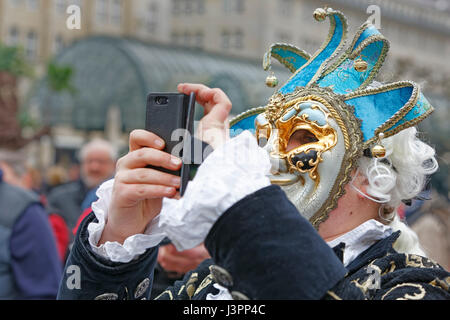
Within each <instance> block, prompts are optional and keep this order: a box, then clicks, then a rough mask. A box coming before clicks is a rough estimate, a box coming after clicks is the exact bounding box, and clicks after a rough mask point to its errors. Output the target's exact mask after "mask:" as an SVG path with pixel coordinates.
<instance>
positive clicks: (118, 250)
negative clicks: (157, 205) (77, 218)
mask: <svg viewBox="0 0 450 320" xmlns="http://www.w3.org/2000/svg"><path fill="white" fill-rule="evenodd" d="M113 185H114V180H109V181H106V182H105V183H103V184H102V185H101V186H100V188H99V189H98V190H97V196H98V198H99V199H98V201H96V202H94V203H93V204H92V211H93V212H94V214H95V217H96V218H97V220H98V222H91V223H90V224H89V225H88V232H89V244H90V245H91V247H92V250H93V251H94V252H95V253H97V254H98V255H100V256H102V257H104V258H107V259H109V260H111V261H113V262H122V263H128V262H130V261H131V260H133V259H134V258H136V257H138V256H139V255H141V254H143V253H144V252H145V251H146V250H147V249H148V248H152V247H156V246H157V245H158V244H159V243H160V242H161V241H162V240H163V239H164V238H165V236H166V235H165V233H164V231H163V230H162V229H161V228H160V227H159V226H158V223H159V217H156V218H155V219H153V220H152V222H151V223H150V224H149V225H148V226H147V228H146V230H145V232H144V234H136V235H133V236H131V237H129V238H127V239H126V240H125V242H124V243H123V244H120V243H118V242H106V243H104V244H102V245H100V246H98V245H97V244H98V242H99V241H100V237H101V236H102V233H103V230H104V228H105V223H106V220H107V218H108V209H109V203H110V202H111V195H112V188H113Z"/></svg>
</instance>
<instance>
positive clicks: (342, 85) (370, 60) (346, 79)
mask: <svg viewBox="0 0 450 320" xmlns="http://www.w3.org/2000/svg"><path fill="white" fill-rule="evenodd" d="M383 46H384V43H383V42H382V41H377V42H374V43H371V44H370V45H368V46H367V47H366V48H365V49H364V50H363V51H362V52H361V57H362V59H363V60H364V61H365V62H367V70H366V71H364V72H359V71H357V70H356V69H355V68H354V63H355V60H351V59H349V58H347V59H345V60H344V62H343V63H341V64H340V65H339V67H337V68H336V69H335V70H334V71H333V72H331V73H329V74H327V75H326V76H325V77H324V78H322V79H321V80H319V81H318V84H319V86H320V87H331V89H332V90H333V91H334V92H335V93H338V94H347V93H351V92H353V91H355V90H357V89H359V87H360V86H361V85H362V84H363V83H364V82H365V81H366V80H367V78H368V77H369V76H370V75H371V73H372V70H373V68H374V67H375V65H376V64H377V63H378V60H379V59H380V57H381V53H382V51H383Z"/></svg>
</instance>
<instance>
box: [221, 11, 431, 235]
mask: <svg viewBox="0 0 450 320" xmlns="http://www.w3.org/2000/svg"><path fill="white" fill-rule="evenodd" d="M314 18H315V19H316V20H317V21H324V20H326V19H327V18H328V20H329V22H330V30H329V33H328V36H327V38H326V40H325V42H324V43H323V44H322V46H321V47H320V48H319V50H317V51H316V53H315V54H314V55H312V56H310V55H309V54H307V53H306V52H304V51H303V50H300V49H298V48H296V47H294V46H292V45H288V44H274V45H272V46H271V47H270V49H269V51H268V52H267V53H266V54H265V56H264V60H263V68H264V70H266V71H271V61H272V58H275V59H276V60H278V61H279V62H280V63H281V64H283V65H284V66H285V67H287V68H288V69H289V70H290V71H291V72H292V73H293V74H292V76H291V77H290V78H289V79H288V80H287V81H286V83H284V84H283V85H282V86H281V87H280V88H279V89H278V90H277V91H276V92H275V93H274V94H273V95H272V97H271V98H270V99H269V102H268V104H267V106H264V107H259V108H254V109H251V110H248V111H247V112H244V113H242V114H240V115H239V116H237V117H236V118H235V119H233V120H232V121H231V122H230V129H231V136H234V135H237V134H239V132H241V131H242V130H251V131H253V132H254V133H255V136H256V138H257V139H258V143H259V144H260V146H261V147H263V148H265V149H266V150H267V152H268V153H269V157H270V159H271V163H272V165H273V167H272V169H271V175H270V177H269V178H270V179H271V182H272V183H274V184H278V185H280V186H283V188H284V190H285V191H286V192H287V194H288V195H290V198H292V200H293V202H294V203H295V205H296V206H297V208H298V209H299V212H301V213H302V215H303V216H305V217H306V218H308V219H309V220H310V222H311V223H312V224H313V225H314V226H315V227H317V226H318V225H319V224H320V223H321V222H323V221H325V220H326V219H327V216H328V213H329V212H330V211H331V210H333V209H334V208H335V207H336V206H337V201H338V199H339V198H340V197H341V196H342V195H343V194H344V193H345V186H346V184H347V183H348V182H349V181H350V179H351V178H350V177H351V173H352V172H353V170H354V169H355V168H356V167H357V166H358V159H360V158H361V157H362V156H363V155H364V156H367V157H375V158H377V159H382V158H385V157H386V154H387V153H386V149H385V148H384V146H383V142H382V140H383V139H384V138H387V137H390V136H392V135H395V134H396V133H398V132H400V131H401V130H404V129H406V128H408V127H412V126H414V125H416V124H417V123H418V122H420V121H421V120H423V119H424V118H425V117H427V116H428V115H429V114H430V113H431V112H432V111H433V108H432V106H431V105H430V103H429V102H428V101H427V99H426V98H425V97H424V96H423V95H422V93H421V90H420V87H419V85H417V84H416V83H414V82H411V81H399V82H394V83H389V84H380V83H377V82H375V81H374V79H375V77H376V75H377V74H378V72H379V70H380V68H381V66H382V64H383V62H384V60H385V57H386V55H387V52H388V50H389V42H388V41H387V40H386V38H385V37H384V36H383V35H382V34H381V33H380V32H379V31H378V29H377V28H375V27H374V26H373V25H372V24H370V23H368V22H366V23H364V24H363V25H362V26H361V27H360V28H359V30H358V32H357V33H356V35H355V37H354V38H353V40H352V42H351V43H350V45H349V46H346V38H347V19H346V18H345V16H344V15H343V14H342V13H341V12H339V11H336V10H333V9H331V8H325V9H316V11H315V12H314ZM277 82H278V81H277V79H276V77H275V75H274V74H273V73H272V72H271V74H270V75H269V77H268V78H267V79H266V84H267V85H268V86H271V87H275V86H277V85H278V83H277Z"/></svg>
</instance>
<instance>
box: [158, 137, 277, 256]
mask: <svg viewBox="0 0 450 320" xmlns="http://www.w3.org/2000/svg"><path fill="white" fill-rule="evenodd" d="M270 167H271V165H270V160H269V156H268V154H267V152H266V151H265V150H263V149H261V148H260V147H259V146H258V145H257V143H256V139H255V137H254V136H253V135H252V134H251V133H250V132H249V131H244V132H243V133H242V134H241V135H239V136H238V137H236V138H234V139H231V140H230V141H228V142H227V143H226V144H224V145H222V146H221V147H219V148H218V149H217V150H215V151H214V152H213V153H212V154H211V155H210V156H209V157H208V158H206V160H205V161H204V162H203V163H202V165H201V166H200V167H199V169H198V171H197V173H196V175H195V178H194V180H193V181H190V182H189V184H188V187H187V189H186V192H185V194H184V196H183V197H182V198H181V199H179V200H175V199H164V200H163V207H162V210H161V213H160V222H159V225H160V227H162V228H163V229H164V231H165V232H166V234H167V235H168V237H169V238H170V240H172V243H173V244H174V245H175V247H176V248H177V249H178V250H180V251H182V250H187V249H190V248H193V247H195V246H197V245H199V244H200V243H202V242H203V241H204V239H205V238H206V236H207V235H208V232H209V230H210V229H211V227H212V225H213V224H214V223H215V222H216V221H217V219H218V218H219V217H220V216H221V215H222V214H223V213H224V212H225V211H226V210H227V209H229V208H230V207H231V206H233V205H234V204H235V203H237V202H238V201H239V200H241V199H243V198H245V197H246V196H247V195H249V194H252V193H254V192H256V191H258V190H260V189H262V188H264V187H267V186H269V185H270V180H269V178H268V177H267V175H268V174H269V171H270Z"/></svg>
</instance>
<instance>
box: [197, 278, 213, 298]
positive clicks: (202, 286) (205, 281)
mask: <svg viewBox="0 0 450 320" xmlns="http://www.w3.org/2000/svg"><path fill="white" fill-rule="evenodd" d="M212 281H213V276H212V274H208V276H207V277H205V279H203V281H202V283H200V285H199V286H198V288H197V290H196V291H195V293H194V295H197V294H199V293H200V291H202V290H203V289H205V288H206V287H207V286H209V284H210V283H212Z"/></svg>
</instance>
